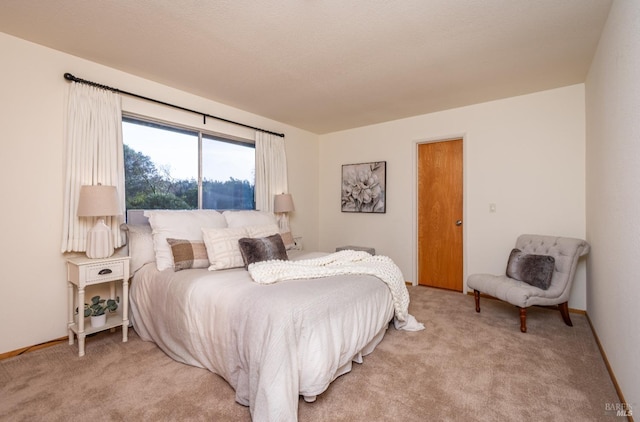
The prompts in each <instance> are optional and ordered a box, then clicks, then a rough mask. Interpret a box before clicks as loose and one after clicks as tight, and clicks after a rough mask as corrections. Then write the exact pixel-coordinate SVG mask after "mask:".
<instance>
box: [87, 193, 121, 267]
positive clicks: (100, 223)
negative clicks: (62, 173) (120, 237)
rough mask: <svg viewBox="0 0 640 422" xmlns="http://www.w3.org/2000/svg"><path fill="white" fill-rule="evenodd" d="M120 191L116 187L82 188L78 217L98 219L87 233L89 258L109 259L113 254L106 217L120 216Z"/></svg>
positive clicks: (111, 238) (111, 239)
mask: <svg viewBox="0 0 640 422" xmlns="http://www.w3.org/2000/svg"><path fill="white" fill-rule="evenodd" d="M118 202H119V201H118V191H117V190H116V187H115V186H103V185H84V186H81V187H80V198H79V201H78V217H98V219H97V221H96V224H95V226H93V227H92V228H91V230H89V232H88V233H87V256H88V257H89V258H108V257H110V256H111V255H112V254H113V237H112V236H111V229H110V228H109V226H107V225H106V224H105V222H104V217H108V216H112V215H119V214H120V208H119V206H118Z"/></svg>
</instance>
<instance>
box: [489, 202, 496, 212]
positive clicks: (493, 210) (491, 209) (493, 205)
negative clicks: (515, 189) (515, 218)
mask: <svg viewBox="0 0 640 422" xmlns="http://www.w3.org/2000/svg"><path fill="white" fill-rule="evenodd" d="M489 212H496V204H489Z"/></svg>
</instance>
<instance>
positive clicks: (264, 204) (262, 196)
mask: <svg viewBox="0 0 640 422" xmlns="http://www.w3.org/2000/svg"><path fill="white" fill-rule="evenodd" d="M255 139H256V188H255V189H256V209H257V210H260V211H271V212H273V201H274V195H277V194H280V193H288V184H287V156H286V153H285V149H284V138H283V137H281V136H275V135H271V134H268V133H264V132H259V131H258V132H256V138H255Z"/></svg>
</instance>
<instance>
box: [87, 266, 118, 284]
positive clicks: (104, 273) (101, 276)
mask: <svg viewBox="0 0 640 422" xmlns="http://www.w3.org/2000/svg"><path fill="white" fill-rule="evenodd" d="M123 275H124V263H123V262H122V261H118V262H107V263H104V264H98V265H89V266H87V272H86V278H85V280H86V283H87V284H90V283H93V282H95V281H99V282H103V281H109V280H120V279H122V277H123Z"/></svg>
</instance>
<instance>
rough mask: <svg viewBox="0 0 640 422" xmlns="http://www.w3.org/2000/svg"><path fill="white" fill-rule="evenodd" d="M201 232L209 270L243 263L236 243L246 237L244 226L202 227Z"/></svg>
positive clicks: (232, 266)
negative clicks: (224, 227)
mask: <svg viewBox="0 0 640 422" xmlns="http://www.w3.org/2000/svg"><path fill="white" fill-rule="evenodd" d="M202 234H203V237H204V244H205V245H206V247H207V256H208V257H209V264H210V265H209V271H214V270H224V269H227V268H238V267H242V266H243V265H244V262H243V261H242V254H241V253H240V246H239V245H238V240H240V239H241V238H243V237H247V230H246V229H245V228H244V227H229V228H226V229H216V228H203V229H202Z"/></svg>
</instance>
